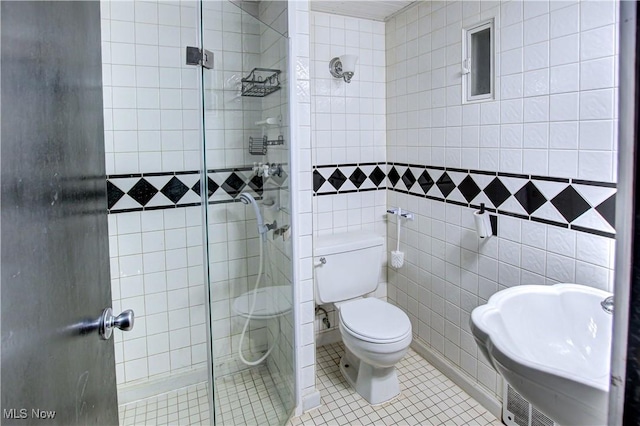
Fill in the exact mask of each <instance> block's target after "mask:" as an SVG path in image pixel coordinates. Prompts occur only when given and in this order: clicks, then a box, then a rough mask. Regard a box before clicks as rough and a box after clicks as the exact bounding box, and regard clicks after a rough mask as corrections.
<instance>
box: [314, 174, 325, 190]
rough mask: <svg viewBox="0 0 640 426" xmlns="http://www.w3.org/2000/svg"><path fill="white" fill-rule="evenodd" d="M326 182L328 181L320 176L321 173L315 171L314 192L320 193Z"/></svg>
mask: <svg viewBox="0 0 640 426" xmlns="http://www.w3.org/2000/svg"><path fill="white" fill-rule="evenodd" d="M326 181H327V180H326V179H325V178H324V177H323V176H322V175H321V174H320V172H319V171H317V170H314V171H313V192H318V191H319V190H320V188H321V187H322V185H324V183H325V182H326Z"/></svg>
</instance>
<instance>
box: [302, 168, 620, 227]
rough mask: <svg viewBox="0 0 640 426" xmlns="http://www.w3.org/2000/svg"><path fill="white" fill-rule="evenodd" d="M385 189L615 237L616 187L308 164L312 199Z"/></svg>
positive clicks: (504, 175) (493, 174)
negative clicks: (311, 172) (481, 205)
mask: <svg viewBox="0 0 640 426" xmlns="http://www.w3.org/2000/svg"><path fill="white" fill-rule="evenodd" d="M380 189H390V190H392V191H396V192H400V193H405V194H409V195H413V196H417V197H424V198H427V199H431V200H435V201H442V202H445V203H451V204H455V205H459V206H464V207H471V208H480V204H481V203H484V204H485V205H486V208H487V210H489V211H490V212H493V213H497V214H502V215H507V216H511V217H516V218H519V219H523V220H531V221H534V222H539V223H544V224H547V225H552V226H558V227H561V228H567V229H573V230H575V231H579V232H587V233H590V234H595V235H599V236H604V237H608V238H615V223H614V218H615V194H616V184H615V183H611V182H596V181H588V180H583V179H568V178H560V177H550V176H535V175H524V174H515V173H501V172H495V171H486V170H467V169H458V168H450V167H437V166H429V165H416V164H405V163H386V162H384V163H360V164H353V163H350V164H337V165H336V164H333V165H318V166H314V170H313V191H314V195H315V196H322V195H333V194H347V193H352V192H362V191H375V190H380Z"/></svg>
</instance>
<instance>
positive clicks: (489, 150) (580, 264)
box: [386, 0, 617, 399]
mask: <svg viewBox="0 0 640 426" xmlns="http://www.w3.org/2000/svg"><path fill="white" fill-rule="evenodd" d="M615 8H616V3H615V2H611V1H583V2H555V1H551V2H548V1H524V2H522V1H516V0H514V1H501V2H472V1H468V2H467V1H463V2H455V3H454V2H439V3H436V2H421V3H420V4H417V5H415V6H414V7H412V8H410V9H409V10H407V11H406V12H404V13H402V14H400V15H398V16H396V17H395V18H393V19H391V20H390V21H388V22H387V24H386V47H387V49H386V58H387V70H386V72H387V160H388V161H397V162H405V163H412V162H414V163H415V162H418V163H421V164H429V165H434V166H446V167H461V168H472V169H483V170H490V171H501V172H512V173H527V174H539V175H547V176H558V177H568V178H580V179H588V180H599V181H609V182H615V179H616V164H615V151H616V146H617V144H616V133H615V132H616V131H615V129H616V127H617V124H616V119H617V112H616V108H615V105H616V97H617V80H616V77H615V70H616V67H617V45H616V43H617V42H616V33H617V22H616V16H617V13H616V9H615ZM490 17H495V18H496V99H495V100H494V101H490V102H483V103H478V104H465V105H463V104H462V102H461V77H460V65H459V64H460V52H461V44H460V43H461V34H462V31H461V30H462V28H463V27H465V26H468V25H472V24H474V23H475V22H478V21H480V20H482V19H487V18H490ZM416 159H417V160H416ZM387 203H388V205H389V206H400V207H402V208H407V209H409V210H411V211H413V212H415V213H416V214H417V216H416V220H415V221H414V222H409V223H408V231H407V232H406V233H405V234H403V235H402V238H401V244H402V246H404V247H405V251H406V265H405V267H403V268H402V269H400V270H397V271H396V270H394V269H391V268H390V269H389V271H388V282H389V285H388V289H387V290H388V298H389V300H391V301H393V303H395V304H397V305H398V306H400V307H401V308H402V309H404V310H405V311H406V312H407V313H408V314H409V317H410V318H411V321H412V324H413V327H414V330H415V332H416V334H417V337H418V338H419V339H421V340H423V341H424V342H426V343H427V344H428V345H429V346H430V347H431V348H432V349H434V350H436V351H438V352H439V353H440V354H442V355H444V356H445V357H446V358H447V359H448V360H449V361H450V362H451V363H452V364H453V365H454V366H457V368H458V369H460V371H461V372H464V374H467V375H469V376H470V377H471V378H472V379H474V380H476V381H477V382H478V383H480V384H481V385H482V386H484V387H485V388H486V389H488V390H489V391H490V392H492V393H493V394H494V395H495V397H496V398H498V399H501V397H502V396H501V393H500V389H501V388H500V387H501V381H500V380H499V379H498V377H497V374H496V373H495V372H494V371H493V369H492V368H491V367H490V366H489V365H488V363H487V361H486V360H485V359H484V358H483V357H482V356H481V355H479V354H478V351H477V348H476V344H475V342H474V340H473V337H472V335H471V333H470V330H469V325H468V324H469V315H470V312H471V310H472V309H473V308H474V307H476V306H478V305H479V304H482V303H484V302H485V301H486V300H487V299H488V298H489V297H490V296H491V295H492V294H493V293H495V292H496V291H498V290H501V289H504V288H506V287H511V286H514V285H520V284H553V283H556V282H577V283H580V284H585V285H591V286H595V287H599V288H603V289H608V290H611V289H612V285H613V284H612V283H613V281H612V274H613V272H612V271H613V257H614V241H613V240H610V239H607V238H604V237H599V236H594V235H590V234H585V233H579V232H575V231H571V230H565V229H561V228H556V227H552V226H547V225H543V224H540V223H535V222H529V221H522V220H519V219H515V218H511V217H507V216H500V217H499V221H498V222H499V225H498V229H499V233H498V236H497V237H492V238H490V239H488V240H486V241H482V242H481V241H479V239H478V238H477V237H476V234H475V232H474V230H473V220H472V214H471V213H472V211H471V210H470V209H467V208H463V207H459V206H455V205H450V204H444V203H441V202H436V201H430V200H426V199H420V198H417V197H413V196H409V195H404V194H400V193H396V192H392V191H388V197H387ZM388 235H389V239H388V244H389V245H392V244H395V242H396V233H395V228H394V227H389V228H388Z"/></svg>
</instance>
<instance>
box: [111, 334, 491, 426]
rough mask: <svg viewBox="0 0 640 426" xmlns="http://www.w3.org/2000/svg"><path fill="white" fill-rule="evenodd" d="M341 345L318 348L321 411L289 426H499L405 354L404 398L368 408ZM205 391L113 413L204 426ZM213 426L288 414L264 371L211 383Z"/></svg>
mask: <svg viewBox="0 0 640 426" xmlns="http://www.w3.org/2000/svg"><path fill="white" fill-rule="evenodd" d="M342 352H343V346H342V343H334V344H332V345H325V346H321V347H319V348H318V353H317V358H318V380H317V383H318V389H319V390H320V393H321V395H322V406H321V407H320V408H318V409H317V410H312V411H310V412H308V413H305V414H304V415H302V416H301V417H296V418H293V419H291V420H290V421H289V422H288V423H287V425H288V426H300V425H314V426H316V425H447V426H449V425H478V426H483V425H501V424H502V423H501V422H500V421H499V420H498V419H496V418H495V417H493V415H492V414H491V413H489V412H487V411H486V410H485V409H484V408H483V407H482V406H481V405H480V404H479V403H478V402H476V401H475V400H474V399H473V398H471V397H470V396H469V395H467V394H466V393H465V392H464V391H463V390H462V389H460V388H459V387H458V386H456V385H455V384H454V383H453V382H452V381H451V380H449V379H448V378H446V377H445V376H444V375H443V374H442V373H440V372H439V371H438V370H436V369H435V367H433V366H431V365H430V364H429V363H428V362H427V361H426V360H425V359H424V358H422V357H421V356H420V355H418V354H417V353H416V352H414V351H413V350H412V349H409V352H408V353H407V355H406V356H405V357H404V359H403V360H402V361H401V362H400V365H399V366H398V376H399V378H400V387H401V389H402V393H401V394H400V396H399V397H398V398H396V399H394V400H393V401H391V402H389V403H386V404H383V405H380V406H375V407H374V406H371V405H369V403H367V401H366V400H365V399H364V398H362V397H361V396H360V395H358V394H357V393H356V392H355V390H353V389H352V388H351V387H350V386H349V384H348V383H347V382H346V381H345V380H344V378H343V377H342V374H341V373H340V367H339V362H340V356H341V355H342ZM207 392H208V387H207V384H206V383H200V384H197V385H193V386H189V387H186V388H183V389H178V390H175V391H171V392H169V393H166V394H162V395H159V396H156V397H153V398H148V399H144V400H141V401H136V402H132V403H129V404H124V405H121V406H120V407H119V410H120V411H119V414H120V424H121V425H123V426H128V425H136V426H137V425H194V426H195V425H208V424H212V422H211V419H210V415H209V402H208V398H207ZM216 416H217V423H218V425H223V426H242V425H256V426H264V425H279V424H283V423H284V421H285V419H286V416H287V413H286V412H284V410H283V404H282V401H280V398H279V396H278V393H277V392H276V391H275V383H274V381H273V379H272V378H271V375H270V374H269V371H268V370H267V367H266V366H260V367H258V368H252V369H248V370H244V371H241V372H239V373H236V374H231V375H227V376H223V377H220V378H218V379H217V380H216Z"/></svg>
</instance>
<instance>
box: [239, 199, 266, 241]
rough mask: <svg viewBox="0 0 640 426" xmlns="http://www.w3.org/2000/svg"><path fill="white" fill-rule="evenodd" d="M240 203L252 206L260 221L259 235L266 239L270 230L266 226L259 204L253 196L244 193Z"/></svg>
mask: <svg viewBox="0 0 640 426" xmlns="http://www.w3.org/2000/svg"><path fill="white" fill-rule="evenodd" d="M240 201H242V202H243V203H244V204H247V205H248V204H251V205H252V206H253V211H254V212H255V213H256V220H257V221H258V234H260V235H261V236H263V237H264V235H265V234H266V233H267V231H268V228H267V227H266V226H264V220H263V219H262V213H260V208H259V207H258V202H257V201H256V199H255V198H253V196H252V195H251V194H247V193H246V192H243V193H242V194H240Z"/></svg>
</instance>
